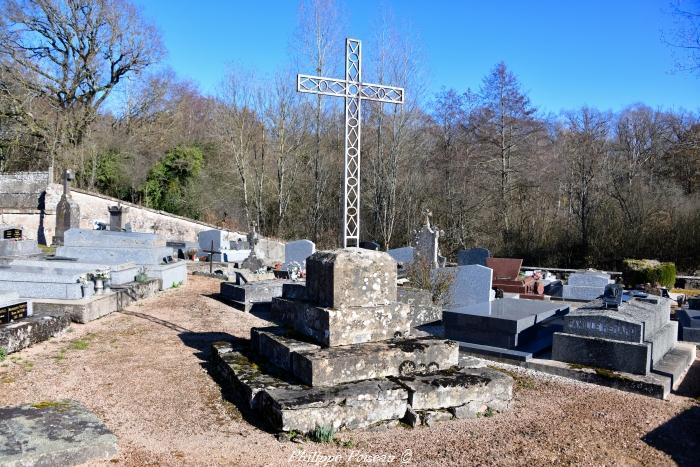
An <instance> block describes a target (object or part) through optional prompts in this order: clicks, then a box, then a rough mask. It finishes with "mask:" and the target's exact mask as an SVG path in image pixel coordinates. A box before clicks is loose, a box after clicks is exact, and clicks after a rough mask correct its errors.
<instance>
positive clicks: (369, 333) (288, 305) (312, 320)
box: [272, 298, 411, 347]
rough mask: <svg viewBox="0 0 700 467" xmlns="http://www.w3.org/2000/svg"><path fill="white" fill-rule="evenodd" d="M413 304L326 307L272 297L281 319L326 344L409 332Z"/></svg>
mask: <svg viewBox="0 0 700 467" xmlns="http://www.w3.org/2000/svg"><path fill="white" fill-rule="evenodd" d="M409 308H410V307H409V305H407V304H405V303H399V302H392V303H389V304H386V305H380V306H371V307H348V308H340V309H335V308H323V307H319V306H315V305H312V304H311V303H309V302H303V301H296V300H289V299H286V298H273V299H272V314H273V316H275V317H276V318H277V320H278V321H279V322H280V323H281V324H283V325H285V326H287V327H289V328H291V329H294V330H295V331H297V332H298V333H300V334H301V335H303V336H306V337H308V338H310V339H311V340H312V341H313V342H314V343H317V344H319V345H322V346H324V347H334V346H338V345H349V344H360V343H363V342H376V341H383V340H387V339H391V338H394V337H402V336H408V335H409V332H410V330H411V318H410V314H409Z"/></svg>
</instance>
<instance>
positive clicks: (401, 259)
mask: <svg viewBox="0 0 700 467" xmlns="http://www.w3.org/2000/svg"><path fill="white" fill-rule="evenodd" d="M387 253H389V256H391V257H392V258H394V261H396V262H397V263H399V264H402V265H404V266H408V265H410V264H411V263H413V259H414V258H415V256H416V249H415V248H414V247H412V246H405V247H402V248H392V249H391V250H389V251H388V252H387Z"/></svg>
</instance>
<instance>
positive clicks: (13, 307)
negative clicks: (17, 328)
mask: <svg viewBox="0 0 700 467" xmlns="http://www.w3.org/2000/svg"><path fill="white" fill-rule="evenodd" d="M28 316H32V302H31V300H27V299H21V298H19V294H18V293H17V292H15V291H8V290H0V325H2V324H9V323H11V322H13V321H19V320H21V319H24V318H27V317H28Z"/></svg>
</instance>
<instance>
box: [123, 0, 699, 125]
mask: <svg viewBox="0 0 700 467" xmlns="http://www.w3.org/2000/svg"><path fill="white" fill-rule="evenodd" d="M338 1H339V3H340V4H341V6H342V8H343V9H344V10H345V11H346V13H347V22H346V24H347V30H346V31H345V34H344V35H347V36H350V37H355V38H358V39H362V40H368V39H369V38H370V37H371V36H372V26H373V24H374V22H375V19H374V18H375V16H376V15H377V14H378V12H379V11H380V10H381V9H382V8H388V9H390V10H391V11H392V13H393V16H394V17H395V18H396V21H397V23H398V24H400V25H401V28H402V29H403V33H404V34H406V35H409V37H412V38H415V40H416V41H417V44H418V46H419V47H420V48H421V49H422V57H423V62H424V63H423V65H424V66H425V68H426V72H427V76H428V91H429V92H436V91H438V90H439V89H440V88H441V87H442V86H445V87H452V88H455V89H457V90H460V91H463V90H466V89H467V88H472V89H474V88H478V87H479V85H480V83H481V80H482V78H483V77H484V75H486V74H487V73H488V72H489V70H490V69H491V68H492V67H493V66H494V64H496V63H497V62H499V61H501V60H502V61H505V62H506V64H507V65H508V67H509V68H510V69H511V70H512V71H513V72H515V74H516V75H517V76H518V78H519V79H520V82H521V83H522V85H523V88H524V89H525V90H526V91H527V92H528V94H529V96H530V98H531V100H532V102H533V103H534V104H535V105H536V106H538V107H539V108H540V109H541V110H542V111H544V112H559V111H560V110H562V109H565V110H566V109H574V108H578V107H581V106H583V105H588V106H593V107H597V108H599V109H601V110H613V111H617V110H620V109H622V108H624V107H625V106H628V105H630V104H634V103H638V102H642V103H645V104H648V105H650V106H652V107H655V108H663V109H681V108H684V109H687V110H692V111H698V110H700V76H697V75H693V74H690V73H688V72H675V71H674V69H675V67H674V63H675V61H674V54H676V53H677V52H675V51H674V50H672V49H671V48H670V47H669V46H667V45H666V44H665V43H664V42H663V41H662V33H663V32H664V31H666V32H667V33H668V31H669V30H671V28H673V23H674V18H673V17H672V16H671V15H670V14H669V10H670V4H669V2H668V1H666V0H656V1H654V0H636V1H632V0H616V1H600V0H586V1H584V0H581V1H576V2H574V1H566V0H560V1H546V0H542V1H534V0H532V1H525V0H522V1H515V0H514V1H486V0H484V1H480V2H476V1H466V0H465V1H458V0H452V1H448V0H396V1H387V0H384V1H383V2H373V1H369V0H354V1H352V2H350V1H346V0H345V1H344V0H338ZM136 3H137V4H138V5H139V6H141V7H142V9H143V11H144V13H145V15H146V16H147V17H148V18H150V19H151V20H152V21H153V22H155V23H156V25H157V26H158V27H159V29H160V30H161V32H162V34H163V38H164V43H165V46H166V48H167V49H168V55H167V57H166V59H165V64H166V65H168V66H170V67H172V68H173V69H174V70H175V72H176V73H177V74H178V76H179V77H180V78H184V79H189V80H191V81H193V82H195V83H196V84H197V85H198V86H199V88H200V90H202V92H205V93H213V92H215V90H216V86H217V83H218V82H219V81H220V80H221V78H222V76H223V74H224V73H225V70H226V67H227V65H228V64H230V63H235V64H237V65H239V66H243V67H246V68H251V69H254V70H257V72H259V73H260V74H263V75H266V74H271V73H273V72H274V71H275V70H278V69H282V68H284V67H285V66H287V65H288V64H289V51H290V39H291V38H292V37H293V35H294V32H295V31H296V29H297V25H298V11H299V5H298V2H297V1H294V0H287V1H282V0H268V1H266V2H254V1H224V0H220V1H213V0H211V1H207V0H199V1H196V2H195V1H186V0H136ZM372 53H373V51H372V49H371V48H370V47H368V46H367V45H366V46H365V47H364V48H363V58H364V59H365V61H366V65H365V66H366V67H368V66H371V64H370V62H369V60H371V58H372ZM336 59H337V60H338V63H339V64H340V63H342V60H343V57H342V56H340V55H339V56H338V57H337V58H336ZM307 68H309V69H303V70H297V71H299V72H302V73H304V72H311V71H312V70H311V69H310V68H311V67H307ZM366 71H367V72H371V70H366ZM386 84H391V83H386ZM406 91H407V92H409V93H410V91H411V90H410V89H407V90H406Z"/></svg>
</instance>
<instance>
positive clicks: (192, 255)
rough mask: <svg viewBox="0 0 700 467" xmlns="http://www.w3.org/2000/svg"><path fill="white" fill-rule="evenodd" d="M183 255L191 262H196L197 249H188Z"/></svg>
mask: <svg viewBox="0 0 700 467" xmlns="http://www.w3.org/2000/svg"><path fill="white" fill-rule="evenodd" d="M185 255H186V256H187V257H188V258H189V259H190V260H192V261H197V260H198V258H197V249H196V248H190V249H189V250H187V251H186V252H185Z"/></svg>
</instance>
